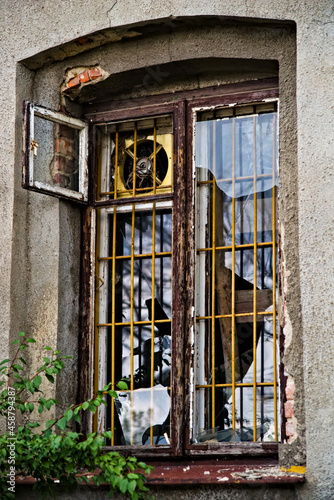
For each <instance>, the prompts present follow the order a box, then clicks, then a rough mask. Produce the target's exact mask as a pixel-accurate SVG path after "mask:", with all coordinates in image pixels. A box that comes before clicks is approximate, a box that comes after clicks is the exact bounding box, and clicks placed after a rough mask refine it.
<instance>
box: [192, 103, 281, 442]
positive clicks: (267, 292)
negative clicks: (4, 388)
mask: <svg viewBox="0 0 334 500" xmlns="http://www.w3.org/2000/svg"><path fill="white" fill-rule="evenodd" d="M195 120H196V125H195V168H196V173H195V174H196V290H195V310H196V333H195V394H194V429H193V435H192V439H193V443H198V442H205V441H214V442H229V441H270V440H272V441H277V440H278V420H277V419H278V417H277V405H278V401H277V400H278V392H277V372H276V366H277V359H276V358H277V354H276V344H277V298H276V295H277V285H276V276H277V274H276V252H277V243H276V224H277V217H276V197H277V186H276V184H277V121H276V103H266V104H261V105H260V104H259V105H257V106H255V105H254V106H246V107H245V106H242V107H238V106H235V107H232V108H231V107H228V108H222V109H213V110H205V111H198V112H197V113H196V115H195Z"/></svg>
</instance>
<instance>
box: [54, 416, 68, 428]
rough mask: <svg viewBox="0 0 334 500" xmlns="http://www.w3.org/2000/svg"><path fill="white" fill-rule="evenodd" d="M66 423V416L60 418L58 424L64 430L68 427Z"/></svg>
mask: <svg viewBox="0 0 334 500" xmlns="http://www.w3.org/2000/svg"><path fill="white" fill-rule="evenodd" d="M66 424H67V419H66V417H62V418H61V419H60V420H58V422H57V424H56V425H57V427H58V428H59V429H60V430H62V431H64V430H65V428H66Z"/></svg>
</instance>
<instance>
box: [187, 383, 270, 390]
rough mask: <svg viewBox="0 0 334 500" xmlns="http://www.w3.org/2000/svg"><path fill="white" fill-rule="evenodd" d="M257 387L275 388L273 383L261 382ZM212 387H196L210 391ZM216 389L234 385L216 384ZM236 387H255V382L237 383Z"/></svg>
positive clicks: (196, 386) (209, 385) (205, 385)
mask: <svg viewBox="0 0 334 500" xmlns="http://www.w3.org/2000/svg"><path fill="white" fill-rule="evenodd" d="M256 385H257V387H262V386H263V387H274V383H273V382H259V383H258V384H256ZM211 387H212V384H204V385H200V384H199V385H195V388H196V389H210V388H211ZM215 387H232V384H216V385H215ZM235 387H253V382H249V383H247V382H242V383H236V384H235Z"/></svg>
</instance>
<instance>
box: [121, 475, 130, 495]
mask: <svg viewBox="0 0 334 500" xmlns="http://www.w3.org/2000/svg"><path fill="white" fill-rule="evenodd" d="M128 484H129V481H128V480H127V479H126V478H124V479H122V480H121V481H120V483H119V489H120V490H121V492H122V493H126V491H127V490H128Z"/></svg>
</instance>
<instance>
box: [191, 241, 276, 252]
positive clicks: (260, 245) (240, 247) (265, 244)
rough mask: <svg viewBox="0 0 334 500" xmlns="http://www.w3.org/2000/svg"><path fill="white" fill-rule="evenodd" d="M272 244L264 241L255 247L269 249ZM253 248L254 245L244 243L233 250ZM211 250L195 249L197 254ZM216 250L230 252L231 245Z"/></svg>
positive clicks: (209, 248)
mask: <svg viewBox="0 0 334 500" xmlns="http://www.w3.org/2000/svg"><path fill="white" fill-rule="evenodd" d="M272 244H273V242H272V241H265V242H263V243H261V242H259V243H257V246H258V247H271V246H272ZM253 247H254V243H244V244H242V245H235V246H234V248H235V249H236V250H239V249H242V248H253ZM211 250H212V248H211V247H208V248H198V249H197V253H199V252H211ZM216 250H232V245H229V246H223V247H216Z"/></svg>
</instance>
